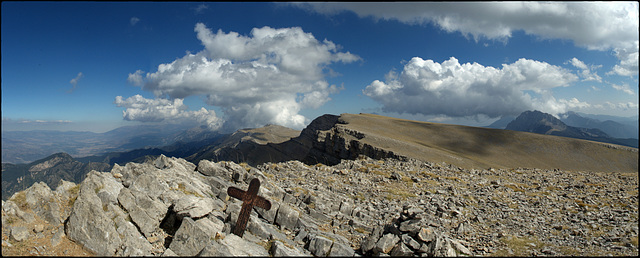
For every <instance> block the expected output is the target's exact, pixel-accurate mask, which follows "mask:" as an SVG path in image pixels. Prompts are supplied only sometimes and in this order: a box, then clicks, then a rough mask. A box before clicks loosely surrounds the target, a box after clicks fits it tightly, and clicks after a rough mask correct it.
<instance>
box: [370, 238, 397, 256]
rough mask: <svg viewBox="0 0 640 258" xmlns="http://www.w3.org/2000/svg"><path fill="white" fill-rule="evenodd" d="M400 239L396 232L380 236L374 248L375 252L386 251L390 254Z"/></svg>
mask: <svg viewBox="0 0 640 258" xmlns="http://www.w3.org/2000/svg"><path fill="white" fill-rule="evenodd" d="M398 241H400V238H399V237H398V236H396V235H394V234H391V233H388V234H386V235H384V236H382V237H381V238H380V240H378V242H376V246H375V247H374V248H373V252H374V253H385V254H388V253H389V252H391V249H393V247H394V246H395V245H396V243H398Z"/></svg>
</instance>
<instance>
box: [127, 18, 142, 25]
mask: <svg viewBox="0 0 640 258" xmlns="http://www.w3.org/2000/svg"><path fill="white" fill-rule="evenodd" d="M139 21H140V18H138V17H131V19H130V20H129V23H131V26H134V25H136V23H138V22H139Z"/></svg>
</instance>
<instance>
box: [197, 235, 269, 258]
mask: <svg viewBox="0 0 640 258" xmlns="http://www.w3.org/2000/svg"><path fill="white" fill-rule="evenodd" d="M206 244H207V245H206V247H205V248H204V249H202V251H201V252H200V253H198V256H268V255H269V253H268V252H267V250H265V248H264V247H262V246H260V245H257V244H254V243H251V242H249V241H247V240H245V239H243V238H240V237H239V236H236V235H234V234H229V235H226V236H224V238H222V237H220V238H216V239H214V240H211V241H209V242H208V243H206Z"/></svg>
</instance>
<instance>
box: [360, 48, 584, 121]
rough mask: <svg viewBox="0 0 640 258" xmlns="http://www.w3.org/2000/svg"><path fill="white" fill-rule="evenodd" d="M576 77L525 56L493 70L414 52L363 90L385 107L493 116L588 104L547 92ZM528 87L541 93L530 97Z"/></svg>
mask: <svg viewBox="0 0 640 258" xmlns="http://www.w3.org/2000/svg"><path fill="white" fill-rule="evenodd" d="M577 79H578V77H577V76H576V75H574V74H572V73H571V72H570V71H568V70H566V69H563V68H561V67H558V66H554V65H550V64H548V63H545V62H539V61H535V60H529V59H524V58H523V59H519V60H518V61H516V62H514V63H512V64H503V65H502V68H501V69H498V68H494V67H490V66H483V65H480V64H478V63H472V64H471V63H465V64H460V63H459V62H458V60H457V59H456V58H454V57H451V58H450V59H449V60H446V61H444V62H442V63H437V62H434V61H433V60H423V59H421V58H419V57H414V58H412V59H411V60H410V61H409V62H408V63H407V64H406V65H405V66H404V69H403V71H402V72H401V73H400V74H399V75H396V74H395V73H393V72H391V73H389V74H388V75H387V76H386V80H385V82H382V81H379V80H375V81H373V82H372V83H371V84H370V85H368V86H367V87H366V88H365V89H364V90H363V93H364V94H365V95H367V96H369V97H371V98H372V99H374V100H376V101H377V102H379V103H381V104H382V105H383V108H382V110H383V111H385V112H396V113H409V114H423V115H446V116H451V117H465V116H476V115H486V116H488V117H498V116H502V115H517V114H519V113H521V112H523V111H525V110H529V109H538V110H541V111H545V112H548V113H553V114H557V113H561V112H564V111H566V109H567V108H569V107H580V106H584V105H588V104H586V103H582V102H579V101H578V100H577V99H572V100H569V101H567V100H562V99H561V100H556V99H555V98H553V96H551V94H550V90H551V89H553V88H556V87H565V86H568V85H569V84H570V83H571V82H574V81H576V80H577ZM527 91H532V92H535V93H537V94H539V95H541V97H539V98H533V97H531V95H530V94H529V93H527Z"/></svg>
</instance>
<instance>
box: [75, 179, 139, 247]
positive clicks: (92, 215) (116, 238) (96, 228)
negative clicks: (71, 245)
mask: <svg viewBox="0 0 640 258" xmlns="http://www.w3.org/2000/svg"><path fill="white" fill-rule="evenodd" d="M118 189H122V184H120V182H119V181H117V180H116V179H115V178H114V177H113V175H112V174H111V173H103V172H96V171H91V172H90V173H89V174H87V177H86V179H85V180H84V181H83V182H82V184H81V186H80V192H79V194H78V198H77V199H76V201H75V204H74V205H73V209H72V211H71V215H70V216H69V221H68V223H67V224H66V228H65V230H66V235H67V236H68V237H69V239H71V240H73V241H75V242H77V243H80V244H81V245H83V246H84V247H85V248H87V249H88V250H90V251H92V252H94V253H96V254H97V255H101V256H113V255H124V254H127V255H151V245H150V243H149V242H147V241H146V240H145V238H144V237H143V236H142V234H140V232H139V231H138V230H137V228H136V226H134V225H133V224H132V223H131V222H130V221H128V216H127V215H126V213H125V211H123V210H122V209H120V207H119V205H116V204H114V203H112V202H113V199H114V198H115V197H114V196H113V195H116V194H118V193H117V192H119V190H118ZM125 189H126V188H125ZM123 190H124V189H123ZM99 195H100V196H102V198H101V197H99ZM118 196H119V194H118Z"/></svg>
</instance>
